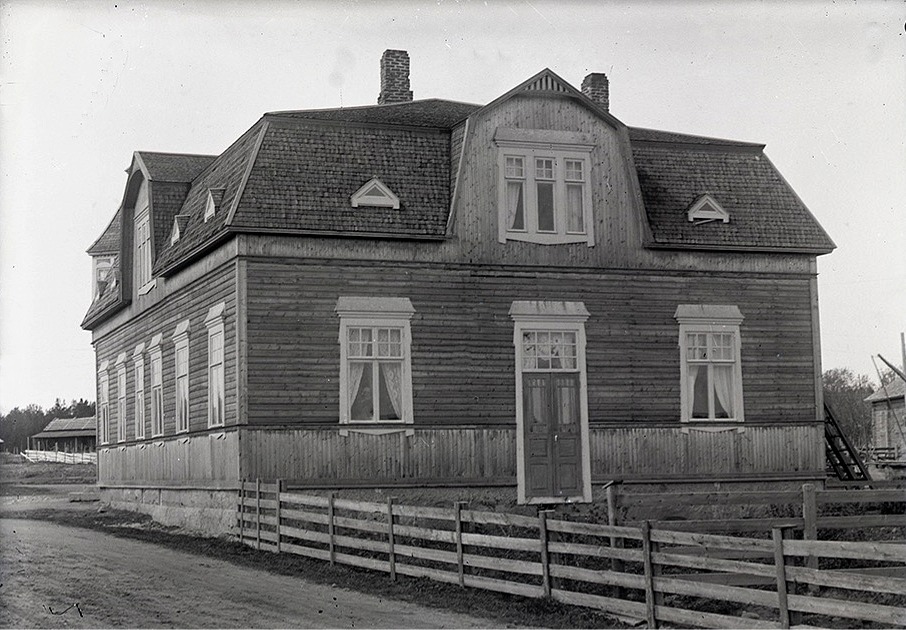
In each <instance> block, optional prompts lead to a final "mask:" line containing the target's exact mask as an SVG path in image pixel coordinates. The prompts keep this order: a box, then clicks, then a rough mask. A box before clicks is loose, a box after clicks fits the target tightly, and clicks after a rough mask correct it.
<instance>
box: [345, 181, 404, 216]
mask: <svg viewBox="0 0 906 630" xmlns="http://www.w3.org/2000/svg"><path fill="white" fill-rule="evenodd" d="M350 203H352V207H353V208H358V207H359V206H372V207H376V208H393V209H394V210H399V208H400V200H399V197H397V196H396V195H394V194H393V191H392V190H390V188H389V187H387V186H386V185H385V184H384V183H383V182H382V181H381V180H379V179H378V178H377V177H375V178H373V179H371V180H369V181H368V182H366V183H365V185H364V186H362V187H361V188H359V189H358V190H357V191H355V192H354V193H353V194H352V197H351V198H350Z"/></svg>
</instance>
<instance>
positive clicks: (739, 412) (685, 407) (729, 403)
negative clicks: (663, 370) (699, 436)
mask: <svg viewBox="0 0 906 630" xmlns="http://www.w3.org/2000/svg"><path fill="white" fill-rule="evenodd" d="M674 317H675V318H676V320H677V322H679V325H680V326H679V328H680V330H679V348H680V408H681V412H680V418H681V420H682V421H683V422H742V421H743V420H745V413H744V409H743V396H742V363H741V359H740V351H741V341H740V335H739V325H740V324H741V323H742V320H743V316H742V313H741V312H740V311H739V308H738V307H736V306H733V305H708V304H680V305H679V306H678V307H677V309H676V314H675V315H674Z"/></svg>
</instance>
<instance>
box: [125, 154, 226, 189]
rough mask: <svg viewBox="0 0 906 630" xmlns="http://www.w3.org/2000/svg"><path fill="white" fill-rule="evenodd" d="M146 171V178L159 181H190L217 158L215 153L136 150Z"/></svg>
mask: <svg viewBox="0 0 906 630" xmlns="http://www.w3.org/2000/svg"><path fill="white" fill-rule="evenodd" d="M135 154H136V156H137V157H138V158H139V159H140V160H141V162H142V164H143V165H144V166H145V169H146V171H147V173H148V179H149V180H151V181H160V182H186V183H187V182H191V181H192V180H193V179H195V178H196V177H198V174H199V173H201V172H202V171H203V170H204V169H206V168H207V167H208V166H209V165H210V164H211V162H213V161H214V160H215V159H217V156H216V155H198V154H193V153H160V152H157V151H136V152H135Z"/></svg>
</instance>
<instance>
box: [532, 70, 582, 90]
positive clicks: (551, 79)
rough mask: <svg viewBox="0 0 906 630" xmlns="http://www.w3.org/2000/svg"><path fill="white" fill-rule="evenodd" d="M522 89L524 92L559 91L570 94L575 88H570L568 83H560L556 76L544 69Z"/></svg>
mask: <svg viewBox="0 0 906 630" xmlns="http://www.w3.org/2000/svg"><path fill="white" fill-rule="evenodd" d="M522 91H524V92H561V93H564V94H572V93H573V92H575V88H572V87H570V86H568V85H565V84H564V83H562V82H561V81H560V80H559V78H558V77H557V76H555V75H554V74H553V73H552V72H550V71H549V70H548V71H545V72H542V73H541V75H540V76H538V77H537V78H536V79H535V80H534V81H532V82H531V83H529V84H528V85H525V86H523V88H522Z"/></svg>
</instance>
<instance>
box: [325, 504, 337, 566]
mask: <svg viewBox="0 0 906 630" xmlns="http://www.w3.org/2000/svg"><path fill="white" fill-rule="evenodd" d="M335 501H336V495H335V494H334V493H333V492H331V493H330V496H329V497H328V498H327V535H328V537H329V541H328V545H329V557H330V566H333V565H334V564H335V563H336V544H337V543H336V537H337V532H336V512H335V506H334V503H335Z"/></svg>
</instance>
